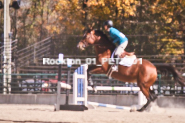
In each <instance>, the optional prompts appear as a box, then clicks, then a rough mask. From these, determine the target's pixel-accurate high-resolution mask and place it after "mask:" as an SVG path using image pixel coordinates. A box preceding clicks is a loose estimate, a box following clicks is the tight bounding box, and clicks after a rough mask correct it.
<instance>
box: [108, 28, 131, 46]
mask: <svg viewBox="0 0 185 123" xmlns="http://www.w3.org/2000/svg"><path fill="white" fill-rule="evenodd" d="M109 29H110V30H109V34H110V37H111V38H112V39H113V40H114V41H113V43H115V44H118V45H120V44H122V43H124V42H125V41H128V38H127V37H126V36H125V35H124V34H123V33H122V32H120V31H119V30H117V29H116V28H113V27H110V28H109Z"/></svg>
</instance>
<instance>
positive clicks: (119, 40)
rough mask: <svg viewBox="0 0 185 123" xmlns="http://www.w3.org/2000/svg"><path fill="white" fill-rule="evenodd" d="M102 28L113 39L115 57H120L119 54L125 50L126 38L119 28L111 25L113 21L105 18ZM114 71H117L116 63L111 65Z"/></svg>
mask: <svg viewBox="0 0 185 123" xmlns="http://www.w3.org/2000/svg"><path fill="white" fill-rule="evenodd" d="M103 25H104V28H105V30H106V31H108V32H109V34H110V37H111V38H112V39H113V43H114V44H115V45H116V46H117V48H116V49H115V51H114V52H115V55H116V56H117V58H120V56H121V54H122V53H123V52H125V51H124V50H125V48H126V46H127V44H128V38H127V37H126V36H125V35H124V34H123V33H122V32H120V31H119V30H117V29H116V28H114V27H113V22H112V21H111V20H107V21H105V22H104V24H103ZM112 68H113V70H114V71H117V65H114V66H113V67H112Z"/></svg>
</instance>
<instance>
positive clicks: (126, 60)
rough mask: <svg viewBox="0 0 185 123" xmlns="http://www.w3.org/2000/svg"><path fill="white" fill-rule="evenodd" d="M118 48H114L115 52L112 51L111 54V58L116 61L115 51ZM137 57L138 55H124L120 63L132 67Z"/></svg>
mask: <svg viewBox="0 0 185 123" xmlns="http://www.w3.org/2000/svg"><path fill="white" fill-rule="evenodd" d="M115 51H116V50H114V52H113V53H112V55H111V60H112V61H113V62H114V53H115ZM135 59H136V56H135V57H124V58H122V59H121V61H120V62H119V64H120V65H123V66H127V67H130V66H132V65H133V63H134V60H135Z"/></svg>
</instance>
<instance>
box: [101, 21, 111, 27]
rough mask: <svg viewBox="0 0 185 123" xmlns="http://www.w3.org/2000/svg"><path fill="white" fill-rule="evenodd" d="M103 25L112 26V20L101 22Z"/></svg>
mask: <svg viewBox="0 0 185 123" xmlns="http://www.w3.org/2000/svg"><path fill="white" fill-rule="evenodd" d="M103 25H104V26H105V25H107V26H108V27H113V22H112V21H111V20H107V21H105V22H104V23H103Z"/></svg>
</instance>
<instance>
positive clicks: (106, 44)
mask: <svg viewBox="0 0 185 123" xmlns="http://www.w3.org/2000/svg"><path fill="white" fill-rule="evenodd" d="M90 45H94V49H95V53H96V65H89V67H88V69H87V75H88V82H92V79H91V74H106V73H107V72H108V71H109V68H110V67H111V65H109V64H108V61H107V62H105V63H104V64H103V63H102V58H110V57H111V54H112V53H113V51H114V49H115V45H114V44H113V43H112V42H111V41H110V40H109V38H108V37H107V36H106V34H104V33H103V32H102V31H100V30H93V29H89V30H87V31H86V32H85V34H84V36H83V38H82V39H81V41H80V42H79V43H78V45H77V47H78V48H80V49H81V50H84V49H85V48H86V47H87V46H90ZM100 64H101V66H100ZM157 69H158V70H163V69H167V70H168V71H170V72H171V73H172V74H173V77H174V79H175V80H176V81H178V82H179V83H180V84H181V85H182V86H184V85H185V82H184V80H183V78H182V76H181V75H180V73H179V72H178V71H177V70H176V69H175V68H174V67H173V66H170V65H158V66H154V65H153V64H152V63H151V62H150V61H148V60H145V59H142V64H140V63H139V61H138V62H137V63H136V64H133V65H132V66H130V67H127V66H122V65H119V66H118V72H113V73H112V74H111V77H112V78H114V79H117V80H119V81H122V82H137V85H138V87H139V88H140V90H141V91H142V93H143V94H144V95H145V96H146V99H147V103H146V104H145V105H144V106H143V107H142V108H141V109H139V110H137V111H143V110H145V109H146V107H147V106H148V105H149V104H150V103H151V101H154V100H155V99H156V98H157V96H156V95H155V93H154V91H153V90H152V89H150V86H152V85H153V84H154V83H155V81H156V79H157Z"/></svg>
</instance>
